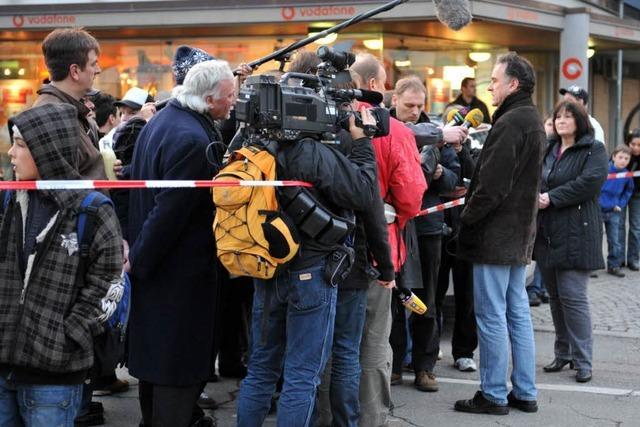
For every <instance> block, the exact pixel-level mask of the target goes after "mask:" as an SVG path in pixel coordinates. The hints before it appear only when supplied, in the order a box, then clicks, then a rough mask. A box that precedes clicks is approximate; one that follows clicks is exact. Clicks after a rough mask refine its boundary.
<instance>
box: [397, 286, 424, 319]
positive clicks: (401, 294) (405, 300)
mask: <svg viewBox="0 0 640 427" xmlns="http://www.w3.org/2000/svg"><path fill="white" fill-rule="evenodd" d="M394 289H395V290H396V291H397V292H398V293H397V296H398V299H399V300H400V303H401V304H402V305H404V306H405V307H406V308H408V309H409V310H411V311H413V312H414V313H416V314H425V313H426V312H427V306H426V305H425V303H423V302H422V300H420V298H418V297H417V296H416V294H414V293H413V292H411V291H410V290H409V289H407V288H399V287H398V286H396V287H395V288H394Z"/></svg>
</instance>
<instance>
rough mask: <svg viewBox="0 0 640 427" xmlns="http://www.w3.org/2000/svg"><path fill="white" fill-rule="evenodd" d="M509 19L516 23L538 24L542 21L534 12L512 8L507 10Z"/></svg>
mask: <svg viewBox="0 0 640 427" xmlns="http://www.w3.org/2000/svg"><path fill="white" fill-rule="evenodd" d="M507 19H509V20H514V21H527V22H538V21H539V20H540V15H539V14H538V13H537V12H532V11H530V10H523V9H516V8H515V7H510V8H508V9H507Z"/></svg>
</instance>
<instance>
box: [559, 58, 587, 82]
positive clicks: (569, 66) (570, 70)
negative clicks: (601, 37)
mask: <svg viewBox="0 0 640 427" xmlns="http://www.w3.org/2000/svg"><path fill="white" fill-rule="evenodd" d="M582 70H583V66H582V62H580V60H579V59H578V58H575V57H572V58H567V59H566V60H565V61H564V62H563V63H562V75H563V76H564V78H565V79H567V80H576V79H578V78H579V77H580V76H581V75H582Z"/></svg>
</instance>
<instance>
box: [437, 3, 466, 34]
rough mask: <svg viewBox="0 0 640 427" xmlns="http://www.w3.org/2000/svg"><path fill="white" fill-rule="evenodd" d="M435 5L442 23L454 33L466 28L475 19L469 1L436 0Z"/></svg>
mask: <svg viewBox="0 0 640 427" xmlns="http://www.w3.org/2000/svg"><path fill="white" fill-rule="evenodd" d="M434 3H435V5H436V16H437V17H438V19H439V20H440V22H442V23H443V24H444V25H446V26H447V27H449V28H451V29H452V30H454V31H458V30H461V29H462V28H464V27H466V26H467V25H469V23H470V22H471V20H472V19H473V16H472V15H471V6H470V5H469V1H468V0H434Z"/></svg>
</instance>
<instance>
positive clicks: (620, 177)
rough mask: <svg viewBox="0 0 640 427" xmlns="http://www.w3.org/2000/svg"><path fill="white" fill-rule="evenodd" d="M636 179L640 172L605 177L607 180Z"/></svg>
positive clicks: (611, 174)
mask: <svg viewBox="0 0 640 427" xmlns="http://www.w3.org/2000/svg"><path fill="white" fill-rule="evenodd" d="M637 177H640V171H635V172H619V173H610V174H609V175H607V179H622V178H637Z"/></svg>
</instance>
